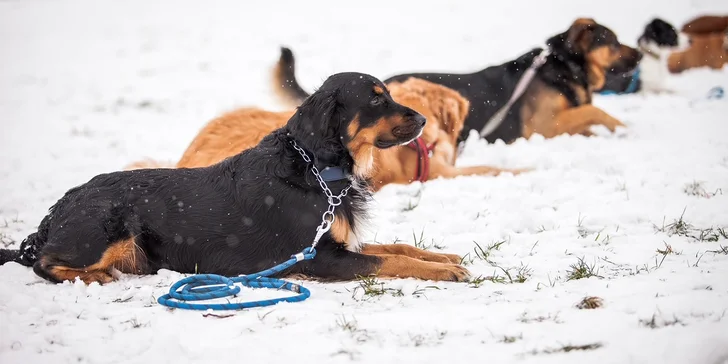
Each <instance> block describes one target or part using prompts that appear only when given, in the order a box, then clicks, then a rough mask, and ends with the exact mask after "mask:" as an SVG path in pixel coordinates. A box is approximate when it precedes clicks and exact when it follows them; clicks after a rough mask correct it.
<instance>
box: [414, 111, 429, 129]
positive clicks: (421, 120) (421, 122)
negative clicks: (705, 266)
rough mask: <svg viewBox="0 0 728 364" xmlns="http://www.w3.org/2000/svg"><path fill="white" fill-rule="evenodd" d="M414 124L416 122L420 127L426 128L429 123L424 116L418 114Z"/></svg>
mask: <svg viewBox="0 0 728 364" xmlns="http://www.w3.org/2000/svg"><path fill="white" fill-rule="evenodd" d="M414 122H415V124H417V125H418V126H420V127H423V126H425V124H426V123H427V118H425V117H424V116H422V115H420V114H417V115H415V117H414Z"/></svg>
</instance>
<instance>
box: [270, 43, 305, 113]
mask: <svg viewBox="0 0 728 364" xmlns="http://www.w3.org/2000/svg"><path fill="white" fill-rule="evenodd" d="M273 90H274V92H275V94H276V96H277V97H278V99H279V100H280V101H281V102H283V103H284V104H286V106H288V107H291V108H294V107H297V106H298V105H300V104H301V103H302V102H303V100H305V99H306V98H307V97H308V96H309V94H308V92H306V91H305V90H304V89H303V88H301V86H300V85H299V84H298V81H297V80H296V60H295V59H294V58H293V52H291V50H290V49H288V48H286V47H281V57H280V58H279V59H278V62H277V63H276V65H275V66H274V67H273Z"/></svg>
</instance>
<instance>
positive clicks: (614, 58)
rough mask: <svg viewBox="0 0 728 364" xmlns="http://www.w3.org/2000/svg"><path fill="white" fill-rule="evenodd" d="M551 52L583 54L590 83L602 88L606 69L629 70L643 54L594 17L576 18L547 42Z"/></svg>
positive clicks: (580, 55) (592, 85) (625, 71)
mask: <svg viewBox="0 0 728 364" xmlns="http://www.w3.org/2000/svg"><path fill="white" fill-rule="evenodd" d="M547 43H548V44H549V46H550V47H551V50H552V52H554V53H561V54H563V55H566V56H567V57H572V58H583V60H584V61H585V63H586V66H587V68H588V70H587V73H588V75H589V85H590V86H591V87H592V88H593V89H597V90H598V89H600V88H601V87H602V86H603V85H604V77H605V73H606V72H614V73H627V72H630V71H632V70H634V69H635V68H636V67H637V64H639V61H640V59H642V55H641V54H640V52H639V51H637V50H636V49H634V48H632V47H628V46H626V45H624V44H621V43H620V42H619V39H617V35H616V34H614V32H613V31H612V30H611V29H609V28H607V27H605V26H604V25H601V24H599V23H597V22H595V21H594V20H593V19H585V18H582V19H577V20H576V21H574V23H573V24H572V25H571V26H570V27H569V29H568V30H567V31H566V32H564V33H561V34H558V35H556V36H554V37H552V38H551V39H549V40H548V42H547Z"/></svg>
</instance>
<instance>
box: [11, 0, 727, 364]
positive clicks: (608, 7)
mask: <svg viewBox="0 0 728 364" xmlns="http://www.w3.org/2000/svg"><path fill="white" fill-rule="evenodd" d="M252 4H253V3H250V2H242V1H238V2H235V1H219V2H189V1H154V2H152V1H139V0H133V1H132V0H129V1H124V2H110V1H65V2H40V1H24V2H20V1H3V2H0V46H2V49H3V50H4V52H3V54H4V56H3V58H2V61H1V62H2V67H0V84H1V85H2V87H1V88H0V118H2V133H0V153H1V155H2V163H1V164H0V179H2V183H0V226H2V227H0V234H1V235H0V237H1V238H2V241H3V243H6V244H7V243H10V242H12V241H15V242H18V241H21V240H22V239H23V238H24V237H25V236H27V235H28V234H29V233H31V232H32V231H33V229H34V228H35V227H36V226H37V224H38V223H39V221H40V219H41V218H42V217H43V215H44V214H45V212H46V209H47V208H48V207H49V206H50V205H51V204H52V203H53V202H55V201H56V200H57V199H58V198H59V197H60V196H61V195H62V194H63V192H65V191H66V190H67V189H69V188H70V187H73V186H75V185H77V184H80V183H83V182H85V181H87V180H88V179H89V178H90V177H92V176H94V175H96V174H99V173H102V172H108V171H113V170H117V169H120V168H122V167H123V166H124V165H125V164H127V163H129V162H132V161H135V160H139V159H142V158H146V157H152V158H155V159H159V160H176V159H177V158H179V156H180V155H181V153H182V152H183V150H184V149H185V148H186V146H187V144H188V143H189V142H190V141H191V140H192V138H193V137H194V135H195V134H196V133H197V131H198V130H199V128H201V127H202V126H203V125H204V123H205V122H207V121H208V120H210V119H211V118H213V117H215V116H216V115H219V114H220V113H222V112H224V111H228V110H230V109H232V108H235V107H239V106H251V105H253V106H259V107H264V108H269V109H280V105H278V104H276V103H275V102H274V99H273V98H272V92H271V89H270V83H269V69H270V67H271V65H272V64H273V63H274V61H275V60H276V59H277V56H278V46H279V45H281V44H283V45H288V46H291V47H292V48H293V50H294V52H296V56H297V57H298V68H299V76H300V80H301V82H302V84H303V85H304V87H306V88H307V89H309V90H310V89H313V88H314V87H316V86H318V84H319V83H320V82H321V81H322V80H323V79H324V78H325V77H326V76H328V75H329V74H331V73H334V72H339V71H361V72H367V73H371V74H373V75H376V76H379V77H381V78H385V77H387V76H389V75H393V74H396V73H399V72H404V71H417V70H423V71H430V70H432V71H443V70H452V71H453V72H455V71H471V70H475V69H479V68H482V67H484V66H486V65H491V64H495V63H498V62H502V61H504V60H508V59H512V58H515V57H516V56H518V55H520V54H522V53H523V52H525V51H526V50H528V49H530V48H531V47H534V46H538V45H539V44H540V42H542V41H544V40H545V39H546V38H547V37H548V36H550V35H552V34H555V33H557V32H560V31H563V29H565V28H566V27H567V26H568V24H569V23H570V22H571V21H572V20H573V19H574V18H576V17H579V16H591V17H594V18H595V19H596V20H597V21H599V22H601V23H603V24H606V25H608V26H610V27H611V28H612V29H614V30H615V31H616V32H617V33H618V35H619V36H620V38H621V39H622V41H623V42H625V43H629V44H634V43H635V41H636V38H637V36H638V34H639V33H640V31H641V28H642V27H643V26H644V24H645V23H646V22H647V21H649V20H650V19H651V18H652V17H653V16H660V17H663V18H665V19H666V20H668V21H670V22H672V23H673V24H675V25H677V26H679V25H680V24H682V23H683V22H684V21H685V20H688V19H690V18H691V17H693V16H695V15H699V14H703V13H706V12H710V13H725V12H727V11H728V3H725V2H718V1H708V0H703V1H697V0H696V1H690V2H681V3H679V4H678V3H674V4H673V3H671V4H669V5H668V4H666V3H665V2H662V1H656V0H651V1H639V2H638V1H624V0H614V1H608V2H584V1H565V0H563V1H549V2H538V3H536V2H529V3H526V2H525V1H510V2H505V1H504V2H479V1H468V2H465V1H461V2H457V3H456V2H451V3H447V2H424V3H423V2H415V1H413V0H408V1H398V2H390V3H388V4H387V6H386V7H382V6H375V5H378V4H376V3H353V2H352V3H347V4H346V5H341V4H342V3H341V2H334V1H325V2H324V1H319V2H316V3H315V4H312V3H308V2H295V1H286V2H285V3H281V2H265V3H255V5H252ZM486 4H487V5H486ZM668 84H669V85H671V86H672V87H673V88H675V89H676V90H677V92H676V93H675V94H668V95H647V96H643V95H629V96H597V97H596V98H595V104H596V105H597V106H599V107H601V108H603V109H604V110H606V111H607V112H609V113H611V114H612V115H614V116H615V117H617V118H619V119H620V120H622V121H624V122H625V123H626V124H627V125H628V128H627V129H624V130H619V132H618V133H616V134H610V133H605V132H604V130H598V131H599V132H600V136H598V137H592V138H585V137H580V136H559V137H557V138H553V139H549V140H544V139H543V138H540V137H538V136H536V137H533V138H532V139H531V140H528V141H526V140H518V141H517V142H515V143H513V144H512V145H504V144H502V143H496V144H492V145H487V144H486V143H484V142H482V141H479V140H476V139H475V138H471V139H470V140H469V141H468V144H467V147H466V149H465V151H464V154H463V155H462V158H461V159H460V160H459V161H458V163H459V164H460V165H471V164H476V163H482V164H493V165H497V166H502V167H508V168H522V167H523V168H534V171H533V172H530V173H526V174H523V175H519V176H512V175H503V176H499V177H496V178H492V177H490V178H487V177H462V178H457V179H455V180H435V181H429V182H427V183H425V184H419V183H415V184H412V185H408V186H387V187H386V188H384V189H383V190H382V191H380V192H379V193H378V194H377V195H376V199H375V203H374V204H373V206H372V208H373V215H374V218H373V221H372V226H373V227H374V229H373V230H372V231H371V232H370V234H369V236H368V239H375V238H376V241H378V242H393V241H395V240H397V239H399V240H401V241H403V242H405V243H410V244H412V243H414V241H415V240H417V241H419V240H422V243H423V244H425V245H437V246H438V247H439V246H442V247H443V251H446V252H452V253H458V254H462V255H466V257H467V260H468V261H471V260H472V263H471V264H470V265H469V266H468V268H469V269H470V270H471V272H472V273H473V274H474V276H481V277H491V280H482V279H481V282H480V283H479V284H475V283H471V284H467V283H437V282H424V281H416V280H411V279H405V280H387V281H382V283H383V287H384V288H386V290H385V292H384V294H383V295H380V296H368V295H364V294H363V291H362V289H357V287H358V286H359V285H360V282H349V283H336V284H330V283H327V284H324V283H318V282H309V281H304V282H302V283H303V284H304V286H306V287H308V288H309V289H310V290H311V291H312V296H311V297H310V298H309V299H308V300H306V301H304V302H300V303H291V304H288V303H284V304H279V305H277V306H274V307H269V308H260V309H252V310H248V311H241V312H233V313H232V314H233V316H230V317H215V316H210V315H207V316H206V315H205V313H201V312H192V311H181V310H174V311H170V310H167V309H165V308H163V307H161V306H159V305H157V304H156V297H158V296H160V295H162V294H164V293H165V292H166V291H167V289H168V287H169V286H170V285H171V284H172V283H174V282H175V281H177V280H178V279H180V278H182V275H180V274H178V273H175V272H170V271H161V272H159V274H157V275H153V276H144V277H137V276H128V275H125V276H123V277H122V279H121V280H120V281H118V282H114V283H111V284H108V285H104V286H99V285H96V284H92V285H90V286H85V285H83V284H81V283H79V282H75V283H72V282H66V283H64V284H59V285H52V284H49V283H47V282H45V281H43V280H41V279H40V278H38V277H37V276H35V275H34V274H33V272H32V271H31V270H30V269H28V268H26V267H22V266H20V265H17V264H14V263H9V264H6V265H4V266H1V267H0V325H1V326H0V362H2V363H7V364H10V363H40V362H58V363H69V362H74V363H118V362H124V363H148V362H155V363H172V362H174V363H183V362H195V363H220V362H231V361H239V360H241V359H242V360H244V361H245V362H251V363H282V362H292V361H296V362H305V363H314V362H315V363H330V362H331V363H334V362H348V361H359V362H365V363H368V362H380V363H390V362H402V361H403V360H407V361H411V362H420V363H430V362H443V361H450V362H475V361H483V362H486V361H487V362H494V363H503V362H524V363H584V362H590V363H720V362H728V317H726V315H727V313H726V312H727V311H728V280H726V277H728V255H725V254H720V253H718V251H720V249H721V247H726V246H728V239H726V238H724V237H718V238H717V241H709V240H714V239H712V238H709V239H706V238H705V237H704V239H702V240H703V241H700V239H697V238H699V237H700V236H699V234H700V231H701V230H702V231H704V232H705V233H704V234H711V233H712V234H717V235H718V236H719V235H720V233H719V232H717V230H715V229H719V228H728V208H726V206H728V138H726V135H728V133H727V132H728V124H726V118H725V116H726V115H728V102H726V99H722V100H707V99H706V95H707V93H708V90H709V89H710V88H711V87H714V86H722V87H723V88H728V68H724V69H723V70H722V71H711V70H705V69H701V70H693V71H689V72H686V73H684V74H681V75H679V76H672V77H671V78H670V79H669V80H668ZM681 216H682V219H683V221H684V222H685V223H687V224H690V225H691V228H690V229H688V231H682V232H679V234H671V233H674V232H676V231H675V230H679V229H677V228H679V227H680V226H675V225H670V224H671V223H673V222H674V221H676V220H679V219H680V218H681ZM3 225H4V226H3ZM710 228H713V229H714V230H712V231H711V230H709V229H710ZM660 230H663V231H660ZM688 235H695V236H696V237H697V238H694V237H690V236H688ZM711 236H713V235H711ZM500 242H503V243H502V244H500V245H499V246H498V247H497V248H496V247H494V246H495V245H498V243H500ZM476 243H477V244H478V245H477V246H480V248H482V249H483V250H484V251H485V250H488V247H491V249H490V250H489V252H488V253H487V254H489V256H488V257H487V260H485V259H480V258H479V257H477V255H476V248H477V246H476ZM668 245H669V246H670V247H671V249H672V251H673V253H668V254H665V255H663V254H660V253H658V249H659V250H662V251H665V250H667V249H668V248H667V246H668ZM9 247H11V248H12V247H17V244H9ZM431 249H434V250H437V247H435V246H432V247H431ZM292 253H293V252H292ZM481 256H482V253H481ZM580 259H582V260H583V262H584V264H585V265H586V266H587V269H589V268H593V269H594V273H595V274H596V275H598V276H599V277H596V276H595V277H591V278H583V279H578V280H568V277H569V275H570V273H569V272H570V271H571V270H572V268H571V266H572V265H576V264H578V262H579V260H580ZM496 266H497V267H496ZM498 267H500V268H498ZM504 271H507V272H508V274H510V275H511V279H513V280H515V281H518V280H519V278H525V282H523V283H510V279H509V278H508V277H507V275H506V274H505V273H504ZM519 272H520V274H519ZM271 295H276V293H271V292H265V291H263V292H260V291H255V292H254V291H251V290H248V289H246V290H244V294H243V295H242V299H255V298H260V297H269V296H271ZM586 296H597V297H600V298H601V299H602V300H603V307H601V308H597V309H592V310H581V309H577V308H576V307H575V306H576V304H577V303H579V302H580V301H581V300H582V299H583V298H584V297H586ZM219 314H220V315H224V314H225V315H226V314H230V313H219ZM573 347H582V348H584V349H587V350H571V351H568V352H566V350H568V349H571V348H573Z"/></svg>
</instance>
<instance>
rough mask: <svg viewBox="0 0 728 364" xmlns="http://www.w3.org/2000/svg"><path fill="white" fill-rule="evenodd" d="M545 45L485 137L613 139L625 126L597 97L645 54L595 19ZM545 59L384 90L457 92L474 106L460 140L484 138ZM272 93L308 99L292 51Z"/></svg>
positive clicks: (528, 57) (526, 58)
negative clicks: (436, 87) (610, 78)
mask: <svg viewBox="0 0 728 364" xmlns="http://www.w3.org/2000/svg"><path fill="white" fill-rule="evenodd" d="M546 43H547V46H548V47H549V49H550V51H551V54H550V55H549V56H548V57H547V59H546V62H545V64H544V65H543V66H541V67H540V68H539V69H538V71H537V74H536V77H534V79H533V81H532V82H531V83H530V84H529V85H528V88H527V89H526V91H525V93H524V94H523V96H521V97H520V98H519V99H518V100H517V101H516V102H515V103H514V104H513V106H512V107H511V108H510V110H509V111H508V113H507V115H506V117H505V119H504V120H503V122H502V123H501V124H500V125H499V126H498V127H497V128H496V129H495V130H494V131H493V132H492V133H491V134H489V135H487V137H486V139H487V140H488V141H490V142H492V141H495V140H498V139H502V140H504V141H506V142H511V141H513V140H515V139H517V138H519V137H526V138H528V137H530V136H531V135H533V134H535V133H538V134H541V135H543V136H545V137H553V136H556V135H559V134H564V133H568V134H584V135H590V131H589V128H590V127H591V126H592V125H604V126H606V127H607V128H609V130H612V131H614V130H615V128H616V127H618V126H623V125H624V124H622V123H621V122H620V121H619V120H617V119H615V118H614V117H612V116H610V115H609V114H607V113H606V112H604V111H603V110H601V109H599V108H597V107H595V106H593V105H592V103H591V101H592V92H593V91H595V90H599V89H600V88H602V86H603V84H604V80H605V73H606V72H607V71H610V70H611V71H615V72H617V73H625V72H629V71H630V70H632V69H634V68H635V67H636V66H637V64H638V62H639V60H640V58H641V55H640V53H639V52H638V51H637V50H635V49H634V48H631V47H628V46H625V45H622V44H620V42H619V40H618V39H617V36H616V35H615V34H614V32H612V31H611V30H610V29H609V28H607V27H605V26H603V25H600V24H598V23H596V22H595V21H594V20H592V19H578V20H576V21H575V22H574V23H573V24H572V25H571V26H570V27H569V29H568V30H567V31H565V32H563V33H561V34H558V35H556V36H553V37H551V38H550V39H548V40H547V42H546ZM541 51H542V49H534V50H532V51H530V52H528V53H526V54H524V55H522V56H520V57H518V58H517V59H515V60H513V61H509V62H506V63H503V64H501V65H498V66H493V67H488V68H486V69H484V70H482V71H479V72H475V73H469V74H455V73H411V74H403V75H397V76H393V77H390V78H389V79H387V80H386V81H385V83H387V84H391V83H392V82H402V81H404V80H407V79H408V78H411V77H414V78H421V79H425V80H428V81H430V82H433V83H437V84H441V85H443V86H446V87H449V88H451V89H454V90H456V91H458V92H459V93H460V94H462V95H463V96H464V97H465V98H466V99H468V101H469V102H470V112H469V114H468V117H467V119H466V120H465V127H464V128H463V130H462V132H461V135H460V140H463V139H464V138H466V137H467V136H468V134H469V132H470V130H473V129H474V130H478V131H480V130H482V129H483V128H484V126H485V124H486V123H487V122H488V120H489V119H490V118H491V117H492V116H493V115H495V114H496V113H497V112H498V110H499V109H500V108H501V107H502V106H503V105H505V104H506V103H507V102H508V100H509V99H510V97H511V95H512V94H513V92H514V90H515V88H516V84H517V83H518V80H519V79H520V78H521V76H523V74H524V73H525V71H526V69H527V68H529V66H530V65H531V64H532V63H533V61H534V59H535V58H536V57H537V56H538V55H539V54H540V53H541ZM274 86H275V90H276V92H277V94H278V95H279V96H282V97H283V98H284V99H285V100H286V101H288V102H292V103H295V104H300V102H302V101H303V100H304V99H305V97H306V96H307V95H308V94H307V93H306V92H305V91H304V90H303V89H302V88H301V86H300V85H299V84H298V82H297V81H296V77H295V72H294V59H293V55H292V53H291V52H290V50H288V49H285V48H284V49H283V50H282V54H281V58H280V61H279V62H278V64H277V65H276V68H275V69H274Z"/></svg>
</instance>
